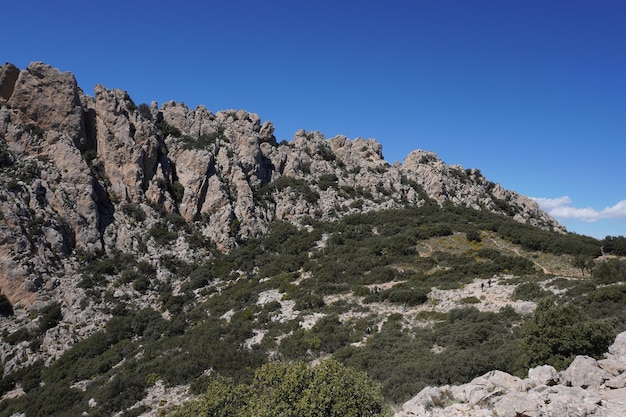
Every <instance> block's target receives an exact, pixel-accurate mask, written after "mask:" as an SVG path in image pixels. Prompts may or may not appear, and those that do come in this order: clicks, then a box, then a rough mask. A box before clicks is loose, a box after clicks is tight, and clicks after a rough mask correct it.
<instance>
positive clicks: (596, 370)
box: [559, 356, 612, 388]
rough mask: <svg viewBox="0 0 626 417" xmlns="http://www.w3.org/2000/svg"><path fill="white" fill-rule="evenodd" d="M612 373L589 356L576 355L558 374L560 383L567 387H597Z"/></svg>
mask: <svg viewBox="0 0 626 417" xmlns="http://www.w3.org/2000/svg"><path fill="white" fill-rule="evenodd" d="M611 377H612V375H611V374H610V373H608V372H607V371H605V370H604V369H602V368H601V367H600V366H598V362H597V361H596V360H595V359H593V358H590V357H589V356H577V357H576V359H574V361H573V362H572V363H571V364H570V366H569V367H568V368H567V369H566V370H565V371H563V372H561V375H560V378H559V379H560V383H561V384H563V385H565V386H568V387H581V388H598V387H600V386H601V385H602V384H603V383H604V381H606V380H607V379H610V378H611Z"/></svg>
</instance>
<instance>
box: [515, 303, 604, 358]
mask: <svg viewBox="0 0 626 417" xmlns="http://www.w3.org/2000/svg"><path fill="white" fill-rule="evenodd" d="M522 330H523V333H524V348H525V349H524V350H525V354H526V358H525V364H524V367H527V368H530V367H534V366H537V365H544V364H548V365H552V366H554V367H555V368H557V370H558V369H565V368H566V367H567V366H568V365H569V364H570V363H571V362H572V361H573V360H574V358H575V357H576V356H577V355H588V356H593V357H596V358H598V357H600V356H601V355H602V354H603V353H604V352H606V351H607V349H608V347H609V345H610V344H611V343H612V341H613V339H614V338H615V333H616V332H615V329H614V328H613V327H612V326H611V325H609V324H608V323H607V322H606V321H603V320H592V319H589V318H588V317H585V316H584V315H583V314H582V312H581V310H579V309H578V308H577V307H575V306H574V305H572V304H565V305H562V306H558V305H555V304H554V303H553V302H552V301H549V300H546V301H543V302H541V303H540V304H539V305H538V306H537V309H536V310H535V313H534V315H533V317H532V319H531V320H529V321H528V322H526V323H524V325H523V329H522Z"/></svg>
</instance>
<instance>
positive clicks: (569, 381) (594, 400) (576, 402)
mask: <svg viewBox="0 0 626 417" xmlns="http://www.w3.org/2000/svg"><path fill="white" fill-rule="evenodd" d="M624 415H626V332H624V333H621V334H619V335H618V336H617V338H616V339H615V342H614V343H613V345H611V346H610V347H609V351H608V353H606V357H605V358H604V359H601V360H595V359H593V358H590V357H588V356H578V357H577V358H576V359H575V360H574V362H572V364H571V365H570V366H569V367H568V368H567V369H566V370H564V371H562V372H557V371H556V370H555V369H554V368H553V367H552V366H549V365H544V366H539V367H536V368H533V369H530V370H529V371H528V377H527V378H525V379H520V378H517V377H515V376H512V375H509V374H507V373H505V372H501V371H491V372H488V373H487V374H485V375H483V376H480V377H478V378H476V379H474V380H473V381H471V382H469V383H467V384H463V385H459V386H448V385H446V386H443V387H427V388H424V389H423V390H422V391H421V392H420V393H419V394H418V395H416V396H415V397H414V398H412V399H411V400H410V401H407V402H406V403H405V404H404V405H403V407H402V410H401V411H398V412H396V413H395V415H394V417H412V416H424V417H425V416H429V417H461V416H463V417H520V416H524V417H551V416H555V417H556V416H568V417H585V416H587V417H591V416H594V417H618V416H624Z"/></svg>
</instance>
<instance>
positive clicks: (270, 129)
mask: <svg viewBox="0 0 626 417" xmlns="http://www.w3.org/2000/svg"><path fill="white" fill-rule="evenodd" d="M0 150H1V152H2V155H0V162H1V166H0V168H2V170H1V172H0V183H1V184H2V186H1V187H0V197H1V200H2V204H0V215H1V216H2V218H3V219H4V223H3V225H2V226H1V228H0V257H1V262H0V265H2V267H1V270H0V286H1V287H2V289H3V292H4V293H5V294H7V295H8V296H9V298H11V300H12V301H13V302H17V301H19V300H32V297H31V296H30V295H29V296H26V295H28V294H31V292H32V291H37V289H39V288H42V287H44V286H46V285H53V284H51V283H52V282H54V277H55V276H57V275H59V274H62V273H61V271H63V270H64V268H65V266H64V262H65V260H67V259H69V257H70V256H71V255H72V254H75V253H77V252H93V251H99V252H110V251H114V250H127V251H131V252H136V251H138V250H139V248H143V249H142V250H144V251H145V250H148V251H150V246H149V245H148V247H145V244H144V243H145V240H146V236H145V231H146V229H147V228H150V227H153V226H155V225H159V224H161V223H162V220H161V218H162V215H163V213H169V214H170V215H174V216H179V217H180V218H182V219H183V220H184V222H185V223H186V224H187V225H188V227H191V228H193V230H195V233H199V234H200V235H201V236H203V238H206V239H208V240H210V241H211V242H212V243H213V244H214V245H216V246H217V247H218V248H219V249H221V250H222V251H228V250H229V249H230V248H232V247H234V246H236V245H237V244H238V243H239V242H242V241H245V240H246V239H249V238H250V237H253V236H257V235H259V234H261V233H263V232H264V231H266V230H267V228H268V225H269V224H270V223H271V222H272V221H274V220H286V221H289V222H293V223H299V222H301V221H303V220H304V219H310V218H313V219H319V220H333V219H338V218H340V217H341V216H344V215H346V214H351V213H358V212H369V211H376V210H382V209H390V208H400V207H405V206H411V205H417V206H419V205H423V204H427V203H428V204H430V203H434V204H439V205H442V204H444V203H446V202H451V203H452V204H455V205H460V206H466V207H472V208H474V209H477V210H488V211H492V212H496V213H501V214H503V215H507V216H513V217H514V218H515V219H517V220H518V221H520V222H526V223H530V224H532V225H535V226H537V227H541V228H546V229H554V230H563V229H562V227H561V226H560V225H559V224H558V223H557V222H556V221H555V220H554V219H553V218H551V217H550V216H549V215H548V214H546V213H545V212H543V211H542V210H540V209H539V207H538V206H537V204H536V203H534V202H533V201H532V200H530V199H528V198H526V197H524V196H521V195H519V194H517V193H515V192H513V191H510V190H505V189H504V188H502V187H501V186H500V185H498V184H496V183H493V182H491V181H488V180H487V179H486V178H485V177H484V176H483V175H482V174H481V173H480V171H478V170H476V169H470V170H466V169H463V168H462V167H460V166H448V165H446V164H445V163H444V162H443V161H441V159H439V158H438V157H437V155H436V154H434V153H432V152H426V151H420V150H416V151H414V152H412V153H410V154H409V155H408V156H407V158H406V159H405V161H404V162H403V163H402V164H396V165H394V166H391V165H390V164H389V163H388V162H386V161H385V160H384V158H383V153H382V146H381V144H380V143H378V142H376V141H375V140H373V139H362V138H357V139H353V140H351V139H348V138H346V137H345V136H336V137H333V138H330V139H327V138H325V137H324V136H323V134H321V133H320V132H306V131H304V130H300V131H298V132H296V133H295V134H294V137H293V139H292V140H291V141H282V142H280V143H278V142H277V140H276V138H275V136H274V126H273V125H272V123H271V122H268V121H262V120H261V118H260V117H259V116H258V115H256V114H252V113H249V112H246V111H243V110H224V111H218V112H216V113H213V112H211V111H209V110H208V109H207V108H205V107H204V106H199V107H197V108H196V109H190V108H188V107H187V106H186V105H184V104H183V103H176V102H173V101H170V102H166V103H163V104H162V105H161V106H160V107H159V106H158V105H157V103H151V104H150V105H148V104H140V105H139V106H138V105H136V104H135V103H134V102H133V100H132V99H131V98H130V96H129V95H128V93H127V92H125V91H123V90H119V89H113V90H111V89H107V88H106V87H104V86H102V85H98V86H96V87H95V91H94V95H93V96H89V95H86V94H84V93H83V91H82V90H81V89H80V88H79V87H78V85H77V83H76V79H75V78H74V76H73V75H72V74H71V73H69V72H61V71H60V70H58V69H56V68H53V67H51V66H50V65H47V64H44V63H41V62H34V63H32V64H30V65H29V66H28V67H27V68H26V69H24V70H19V69H18V68H16V67H15V66H14V65H12V64H9V63H7V64H5V65H3V66H2V67H0ZM172 250H173V251H174V254H178V255H180V253H181V252H180V251H184V250H185V249H184V248H176V249H172ZM176 251H178V252H176Z"/></svg>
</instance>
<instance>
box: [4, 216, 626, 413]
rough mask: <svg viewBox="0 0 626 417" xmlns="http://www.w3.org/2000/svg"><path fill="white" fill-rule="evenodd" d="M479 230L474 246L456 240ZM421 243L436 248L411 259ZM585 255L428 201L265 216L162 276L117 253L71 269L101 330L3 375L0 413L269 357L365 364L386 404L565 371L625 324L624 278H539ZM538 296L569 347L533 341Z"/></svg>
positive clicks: (34, 342)
mask: <svg viewBox="0 0 626 417" xmlns="http://www.w3.org/2000/svg"><path fill="white" fill-rule="evenodd" d="M476 232H477V233H478V237H479V239H478V240H479V241H478V240H473V241H468V240H467V235H468V234H469V235H470V236H472V235H474V236H475V233H476ZM514 241H515V242H517V243H513V242H514ZM527 241H528V242H532V246H533V249H531V248H529V247H528V246H527V244H524V243H523V242H527ZM493 242H497V243H493ZM167 244H168V242H167V241H165V242H164V245H166V246H167ZM537 245H538V247H537ZM425 246H430V247H432V248H433V251H432V252H430V253H420V252H418V250H417V249H418V248H421V247H425ZM443 248H447V249H446V250H440V249H443ZM496 248H501V249H496ZM598 248H599V246H598V242H597V241H595V240H593V239H590V238H584V237H581V236H576V235H562V234H556V233H553V232H542V231H538V230H537V229H535V228H532V227H528V226H524V225H521V224H519V223H517V222H515V221H512V220H509V219H507V218H504V217H502V216H497V215H491V214H486V213H482V212H478V211H474V210H471V209H454V208H449V209H439V208H437V207H431V208H418V209H407V210H400V211H396V210H391V211H383V212H379V213H377V214H367V215H354V216H349V217H346V218H344V219H342V220H341V221H338V222H334V223H328V222H312V223H311V224H309V225H306V227H300V228H298V227H296V226H294V225H291V224H289V223H286V222H278V223H276V224H274V227H272V231H271V232H270V233H268V234H266V235H264V236H262V237H260V238H257V239H252V240H250V241H248V242H247V243H246V244H245V245H242V246H240V247H238V248H236V249H234V250H233V251H232V252H231V253H229V254H227V255H218V256H216V257H215V258H214V259H211V260H209V261H206V262H200V263H191V262H184V261H182V260H174V259H173V258H169V257H164V258H163V259H161V260H160V261H159V263H160V264H161V263H162V264H163V266H167V268H169V269H170V271H175V276H176V277H177V278H176V279H175V280H174V279H173V276H174V275H173V274H172V275H165V274H163V275H156V274H154V272H151V270H150V269H149V268H147V266H145V265H144V266H141V264H140V263H139V262H137V260H136V258H135V257H133V256H130V255H128V254H119V253H118V254H116V255H112V256H103V257H101V258H98V259H97V260H93V261H91V262H90V263H88V264H86V265H85V269H84V272H83V275H82V276H83V277H86V278H87V279H88V280H90V283H89V287H88V288H87V293H88V303H89V304H90V305H98V306H101V307H99V308H100V309H101V313H102V314H103V316H104V317H106V318H105V319H103V322H105V325H104V326H103V329H102V330H100V331H97V332H96V333H94V334H93V335H91V336H90V337H88V338H86V339H84V340H82V341H80V342H78V343H76V344H75V345H74V346H73V347H72V348H70V349H69V350H68V351H67V352H65V353H64V354H62V355H61V356H60V357H59V358H58V359H56V360H55V361H52V362H51V363H50V364H49V365H48V366H44V364H43V363H38V362H36V363H32V364H31V365H29V366H27V367H24V368H21V370H19V371H16V372H13V373H11V374H9V375H7V376H5V378H4V379H3V382H2V383H3V387H4V390H5V391H10V390H12V389H14V388H15V387H16V386H18V385H19V386H21V387H22V389H24V391H25V394H24V395H22V396H19V397H17V398H15V399H13V400H5V401H4V402H3V404H4V407H6V408H5V410H4V411H3V413H4V414H0V415H11V414H12V413H13V412H15V411H16V410H24V409H25V410H27V411H28V410H29V412H28V413H27V415H30V414H33V415H36V410H40V409H41V410H47V412H49V413H51V414H52V415H75V413H77V412H83V411H86V412H88V413H91V414H93V415H99V414H105V415H107V414H110V413H112V412H114V411H118V410H123V409H127V408H129V407H132V406H133V405H136V404H137V403H138V402H140V401H141V400H142V399H144V397H146V393H147V392H150V391H151V390H153V389H156V388H158V387H160V386H161V385H159V384H157V381H160V380H161V381H165V383H166V384H167V386H168V387H170V390H172V391H175V387H177V386H179V385H190V386H191V390H192V392H195V393H201V392H202V391H203V389H204V387H206V386H207V385H206V384H208V383H209V381H210V380H211V376H215V375H221V376H225V377H229V378H233V380H234V381H235V382H245V381H249V380H250V379H251V378H252V375H253V372H254V370H255V369H256V368H258V367H259V366H261V364H263V363H266V362H267V361H270V360H272V361H274V360H293V359H301V360H307V361H309V360H314V359H315V358H320V357H326V356H327V355H333V356H334V357H335V358H336V359H337V360H339V361H341V362H343V363H344V364H346V365H348V366H350V367H354V368H357V369H361V370H365V371H366V372H367V373H368V375H369V376H370V378H372V379H373V380H374V381H378V382H380V383H381V384H382V385H383V392H384V394H385V395H386V397H387V399H388V401H390V402H393V403H399V402H401V401H404V400H406V399H408V398H410V396H412V395H414V394H415V393H417V392H419V390H420V389H421V388H422V387H424V386H425V385H441V384H446V383H462V382H467V381H468V380H469V379H471V378H473V377H474V376H477V375H480V374H482V373H485V372H487V371H489V370H491V369H501V370H504V371H507V372H511V373H519V372H522V371H523V370H525V369H526V368H527V367H528V366H530V365H534V364H535V363H536V362H537V361H543V362H551V363H554V364H555V365H556V366H562V365H564V364H566V363H567V361H568V360H571V359H572V358H573V356H572V355H575V354H577V353H583V352H584V353H587V354H600V353H602V352H603V350H602V349H606V346H608V343H609V342H610V340H611V339H612V337H614V335H615V334H616V333H617V331H619V330H621V329H623V328H624V314H625V313H626V312H625V311H624V303H623V301H624V296H625V294H626V287H625V286H624V285H622V284H620V283H613V282H610V281H615V280H618V281H621V280H622V279H623V277H622V278H621V279H617V278H607V276H602V275H598V276H594V277H593V278H590V277H589V276H588V274H587V275H585V277H582V276H581V274H580V273H578V272H577V274H576V276H574V277H568V278H564V277H558V276H554V275H545V274H544V273H543V272H542V270H541V269H540V268H539V267H538V266H537V265H536V263H535V262H538V263H541V262H542V261H543V259H549V260H550V262H551V265H552V267H553V268H562V269H567V268H569V267H570V265H572V264H573V262H574V259H575V257H576V256H580V255H584V256H587V257H592V256H594V255H596V254H597V252H598ZM537 249H541V250H537ZM516 252H517V253H520V255H521V256H520V255H517V254H515V255H511V253H516ZM617 262H619V261H617ZM620 265H621V264H620ZM597 268H598V269H601V267H600V266H598V267H597ZM494 275H495V276H496V278H495V279H494V278H493V277H494ZM129 277H130V278H129ZM608 277H616V275H615V274H614V273H609V275H608ZM490 278H491V279H492V280H493V281H492V286H491V287H489V286H488V279H490ZM607 279H608V281H605V280H607ZM604 282H606V283H607V284H609V285H608V286H605V285H600V283H604ZM480 283H483V284H484V286H485V288H484V289H480ZM541 299H547V300H555V299H558V300H560V301H559V303H557V304H554V303H553V302H552V301H550V304H546V305H545V306H544V307H542V309H545V310H547V311H549V314H550V317H552V320H553V322H551V323H550V325H552V324H554V325H557V324H558V325H559V326H560V327H559V328H560V329H561V330H560V331H561V335H565V336H563V337H569V338H570V339H571V340H570V342H571V343H569V344H568V346H572V347H571V348H570V350H569V351H567V350H566V351H558V350H555V346H561V344H560V343H558V341H557V340H556V339H555V341H554V346H553V345H551V344H550V343H552V342H542V343H544V345H542V346H539V344H538V343H536V341H534V340H533V337H535V336H534V335H535V333H533V331H532V330H533V329H534V328H535V327H533V326H546V324H545V321H540V322H539V324H533V323H536V320H534V319H533V318H534V315H533V313H532V310H533V306H534V304H530V305H529V304H528V301H530V302H531V303H535V302H537V301H539V300H541ZM499 301H504V302H505V304H508V307H507V306H504V307H502V308H499V307H498V306H497V302H499ZM566 301H567V303H565V302H566ZM561 303H565V304H562V305H561ZM583 303H584V305H583ZM494 307H495V308H494ZM542 311H543V310H542ZM44 314H45V312H42V313H41V315H44ZM18 322H20V320H18ZM37 322H38V321H37V320H34V321H31V320H29V319H26V318H22V320H21V324H23V325H24V327H26V328H29V326H30V330H28V332H26V331H20V330H16V331H15V332H14V333H11V334H9V335H7V338H6V339H7V340H8V341H9V342H10V343H12V344H13V346H14V347H15V348H14V349H13V352H15V354H16V355H20V354H21V355H23V356H22V357H21V358H20V359H21V360H24V361H28V359H26V358H25V357H26V356H28V355H33V356H35V357H36V354H35V352H36V350H37V349H38V348H40V347H41V343H42V340H41V339H38V338H40V337H42V336H41V332H40V331H41V329H40V328H37V329H32V326H33V323H37ZM542 323H543V324H542ZM564 324H566V326H565V325H564ZM568 326H569V327H568ZM585 328H588V329H589V332H588V333H585V332H581V329H585ZM568 329H569V330H568ZM594 329H598V330H597V331H596V330H594ZM52 330H54V328H53V329H50V330H48V331H47V332H46V335H45V336H44V337H46V338H47V337H49V334H50V332H51V331H52ZM59 331H60V330H59ZM559 337H561V336H559ZM555 338H556V336H555ZM21 340H23V341H21ZM44 343H45V341H44ZM586 343H591V345H589V344H586ZM18 347H21V348H20V349H18ZM539 347H541V349H540V348H539ZM209 370H210V372H208V371H209ZM40 381H43V382H44V383H45V384H44V385H43V386H41V385H40ZM155 384H156V385H155ZM183 391H184V390H183ZM161 395H162V396H161V398H160V399H161V400H163V399H169V400H170V402H174V401H176V399H175V398H172V397H168V395H170V394H167V393H163V394H161ZM51 398H54V399H55V401H51ZM92 398H93V399H94V401H92V407H91V408H90V407H89V405H88V404H89V400H90V399H92ZM158 405H159V401H156V403H153V404H151V406H156V407H158ZM166 405H169V404H168V403H164V402H161V406H162V407H165V406H166ZM147 409H148V406H145V407H140V408H138V409H137V410H143V411H146V410H147ZM138 412H139V411H138ZM129 413H130V412H129Z"/></svg>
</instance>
